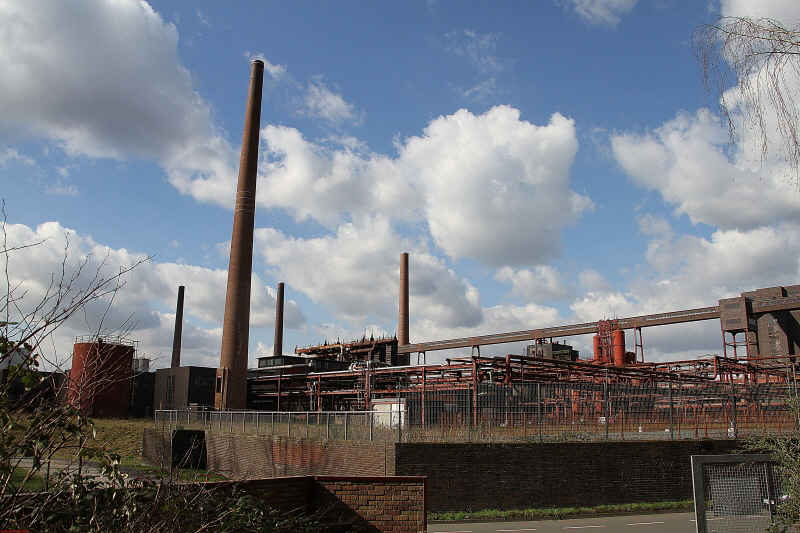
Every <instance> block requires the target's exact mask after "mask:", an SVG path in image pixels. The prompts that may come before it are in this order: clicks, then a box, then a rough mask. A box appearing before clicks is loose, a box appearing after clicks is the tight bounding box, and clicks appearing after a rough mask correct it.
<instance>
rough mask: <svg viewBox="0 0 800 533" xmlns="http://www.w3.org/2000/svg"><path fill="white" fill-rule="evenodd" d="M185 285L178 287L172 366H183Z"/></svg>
mask: <svg viewBox="0 0 800 533" xmlns="http://www.w3.org/2000/svg"><path fill="white" fill-rule="evenodd" d="M184 289H185V287H184V286H183V285H181V286H179V287H178V305H177V306H176V308H175V336H174V337H172V365H171V368H178V367H179V366H181V337H183V291H184Z"/></svg>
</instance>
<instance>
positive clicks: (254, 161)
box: [214, 60, 264, 409]
mask: <svg viewBox="0 0 800 533" xmlns="http://www.w3.org/2000/svg"><path fill="white" fill-rule="evenodd" d="M263 82H264V63H263V62H262V61H259V60H254V61H253V63H252V65H251V69H250V87H249V91H248V95H247V112H246V114H245V121H244V133H243V134H242V155H241V159H240V160H239V183H238V186H237V189H236V207H235V211H234V213H233V233H232V236H231V257H230V264H229V266H228V288H227V292H226V294H225V316H224V318H223V323H222V349H221V353H220V358H219V369H217V380H216V381H217V382H216V389H215V395H214V406H215V407H216V408H217V409H244V408H246V407H247V357H248V344H249V340H250V338H249V337H250V278H251V275H252V272H253V229H254V227H255V212H256V171H257V169H258V133H259V127H260V123H261V89H262V85H263Z"/></svg>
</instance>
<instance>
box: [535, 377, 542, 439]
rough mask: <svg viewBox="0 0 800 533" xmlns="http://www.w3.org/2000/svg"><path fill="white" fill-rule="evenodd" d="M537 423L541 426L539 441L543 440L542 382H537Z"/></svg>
mask: <svg viewBox="0 0 800 533" xmlns="http://www.w3.org/2000/svg"><path fill="white" fill-rule="evenodd" d="M536 424H537V425H538V426H539V442H542V440H543V437H542V384H541V383H537V384H536Z"/></svg>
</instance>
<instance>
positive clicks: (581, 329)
mask: <svg viewBox="0 0 800 533" xmlns="http://www.w3.org/2000/svg"><path fill="white" fill-rule="evenodd" d="M719 317H720V312H719V307H718V306H714V307H701V308H698V309H687V310H684V311H673V312H671V313H659V314H657V315H644V316H638V317H631V318H620V319H618V323H619V329H632V328H633V327H634V326H635V327H637V328H640V327H646V326H661V325H664V324H679V323H682V322H696V321H700V320H713V319H715V318H716V319H719ZM594 333H597V322H587V323H584V324H573V325H567V326H557V327H554V328H544V329H529V330H525V331H515V332H510V333H496V334H493V335H479V336H477V337H469V338H462V339H450V340H442V341H432V342H424V343H420V344H412V345H407V346H402V345H401V346H399V347H398V348H397V352H398V353H416V352H428V351H433V350H449V349H451V348H469V347H471V346H476V345H477V346H483V345H486V344H504V343H507V342H520V341H532V340H536V339H546V338H554V337H571V336H573V335H589V334H594Z"/></svg>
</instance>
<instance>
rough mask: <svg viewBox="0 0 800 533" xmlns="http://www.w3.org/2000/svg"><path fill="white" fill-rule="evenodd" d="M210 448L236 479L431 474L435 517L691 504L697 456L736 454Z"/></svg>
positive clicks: (643, 448) (515, 447)
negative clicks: (477, 512) (482, 511)
mask: <svg viewBox="0 0 800 533" xmlns="http://www.w3.org/2000/svg"><path fill="white" fill-rule="evenodd" d="M206 445H207V448H208V467H209V468H211V469H215V470H229V471H232V472H234V473H235V474H236V475H237V476H238V477H241V476H245V475H246V476H249V477H283V476H288V475H317V476H381V475H389V476H425V477H427V479H428V495H427V497H428V508H429V509H431V510H434V511H446V510H449V511H457V510H469V509H472V510H478V509H488V508H494V509H520V508H534V507H539V508H546V507H569V506H587V505H602V504H616V503H636V502H658V501H678V500H688V499H691V498H692V479H691V467H690V456H691V455H695V454H718V453H730V452H731V451H733V450H735V448H736V442H735V441H726V440H722V441H690V440H685V441H654V442H618V441H612V442H592V443H519V444H468V443H465V444H438V443H397V444H392V443H379V442H372V443H371V442H353V441H336V440H324V439H303V438H289V437H276V438H269V437H243V436H228V435H207V436H206ZM146 447H148V446H146ZM149 448H153V449H155V448H158V446H157V445H155V444H151V445H149Z"/></svg>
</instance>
